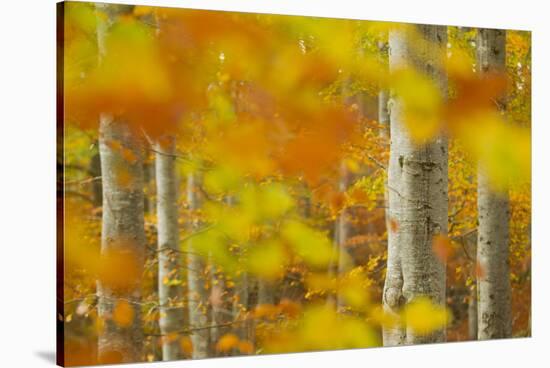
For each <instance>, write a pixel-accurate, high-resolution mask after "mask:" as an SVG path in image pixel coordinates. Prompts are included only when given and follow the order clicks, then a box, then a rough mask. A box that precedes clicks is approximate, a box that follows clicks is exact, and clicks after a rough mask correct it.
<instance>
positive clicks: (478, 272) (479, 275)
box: [475, 261, 485, 279]
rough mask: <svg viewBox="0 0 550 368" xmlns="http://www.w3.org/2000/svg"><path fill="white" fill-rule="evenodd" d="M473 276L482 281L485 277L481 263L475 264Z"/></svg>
mask: <svg viewBox="0 0 550 368" xmlns="http://www.w3.org/2000/svg"><path fill="white" fill-rule="evenodd" d="M475 274H476V277H477V278H478V279H482V278H484V277H485V269H484V268H483V266H482V265H481V263H479V261H478V262H476V269H475Z"/></svg>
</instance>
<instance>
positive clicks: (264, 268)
mask: <svg viewBox="0 0 550 368" xmlns="http://www.w3.org/2000/svg"><path fill="white" fill-rule="evenodd" d="M286 263H287V256H286V254H285V251H284V249H283V245H282V244H281V243H280V242H278V241H275V240H269V241H265V242H262V243H260V244H257V245H255V246H254V247H253V248H251V249H250V252H249V255H248V270H249V271H250V272H252V273H254V274H256V275H258V276H260V277H264V278H267V279H274V278H277V277H278V276H280V275H281V273H282V270H283V267H284V265H285V264H286Z"/></svg>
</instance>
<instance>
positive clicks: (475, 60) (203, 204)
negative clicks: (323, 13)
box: [59, 4, 531, 364]
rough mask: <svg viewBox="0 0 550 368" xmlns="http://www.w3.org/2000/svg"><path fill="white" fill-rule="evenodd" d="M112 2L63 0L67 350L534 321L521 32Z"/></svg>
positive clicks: (303, 346) (460, 331)
mask: <svg viewBox="0 0 550 368" xmlns="http://www.w3.org/2000/svg"><path fill="white" fill-rule="evenodd" d="M71 6H74V7H73V8H71ZM99 8H100V9H98V7H95V6H91V5H90V4H79V5H76V4H74V5H69V6H68V7H67V8H66V9H65V10H66V12H65V16H66V18H65V20H66V24H65V25H66V28H65V29H64V31H65V32H64V36H65V37H64V38H63V45H64V46H65V49H64V56H65V59H64V65H63V67H64V72H65V74H64V75H63V76H64V80H63V82H64V83H65V85H64V88H65V90H64V92H65V98H66V100H65V102H66V108H65V118H66V120H65V126H64V128H65V131H64V133H65V136H64V138H65V140H64V153H65V155H64V163H59V164H60V165H61V166H62V168H63V167H64V169H65V176H64V178H63V180H64V187H63V193H64V196H63V195H61V198H62V199H63V198H64V199H66V202H65V207H64V210H65V213H64V214H65V220H66V222H65V231H66V237H65V247H66V248H65V259H64V260H65V266H66V267H65V275H64V276H65V278H64V281H65V284H64V288H63V291H64V295H63V309H62V313H60V319H61V320H62V322H63V324H64V328H65V336H64V337H65V349H66V350H65V352H66V356H65V358H66V363H67V364H83V363H96V362H98V361H97V357H98V356H99V362H119V361H139V360H159V359H163V358H164V359H175V358H184V357H203V356H219V355H232V354H254V353H263V352H278V351H281V352H284V351H304V350H320V349H321V350H322V349H335V348H350V347H366V346H378V345H380V344H382V343H383V342H384V343H385V344H386V345H395V344H400V343H418V342H429V341H444V340H446V341H457V340H465V339H472V338H477V336H478V335H480V338H498V337H509V336H528V335H529V334H530V332H529V329H530V325H529V323H530V313H529V311H530V156H529V155H530V133H529V131H530V83H531V79H530V34H529V33H527V32H516V31H508V32H502V31H489V30H481V31H480V30H477V29H468V28H459V27H434V26H423V27H415V26H406V25H399V24H389V23H375V22H366V21H361V22H358V21H343V20H331V19H312V18H302V17H278V16H256V15H250V14H248V15H232V14H229V13H211V12H197V11H185V10H177V9H172V10H166V9H164V10H163V9H152V8H146V7H110V6H107V7H99ZM443 38H446V39H447V40H446V41H447V42H445V40H444V39H443ZM504 40H505V41H506V42H505V43H504ZM484 44H485V45H486V46H485V49H484V48H483V47H482V45H484ZM487 44H488V46H487ZM392 45H393V48H394V50H396V52H395V53H394V54H390V55H389V54H388V52H387V51H388V50H391V49H392ZM413 45H414V46H413ZM495 48H496V50H497V51H498V50H500V51H499V52H500V55H501V56H502V55H503V54H504V50H506V60H505V61H503V59H502V58H500V59H499V58H498V57H496V58H491V57H490V54H491V52H492V51H494V50H495ZM399 50H402V51H399ZM484 50H485V51H486V52H485V53H484ZM496 54H498V52H497V53H496ZM391 55H394V56H397V58H394V59H393V60H392V57H391ZM480 63H485V64H486V65H487V68H486V69H485V70H480V68H479V67H478V65H479V64H480ZM426 65H428V66H429V67H426ZM182 86H185V88H182ZM447 95H448V96H449V97H448V98H446V96H447ZM384 101H385V102H384ZM98 127H99V130H98ZM390 136H391V137H392V143H391V144H390V139H389V137H390ZM393 137H399V140H397V139H396V140H395V143H394V140H393ZM447 139H448V142H447ZM442 146H443V147H445V148H447V147H448V150H447V152H448V157H449V158H448V162H447V159H446V157H443V156H439V157H437V160H438V161H437V160H436V161H435V162H433V161H429V160H427V161H426V160H425V159H426V156H423V155H422V152H435V153H434V154H433V155H429V157H428V158H429V159H432V158H433V157H435V156H436V152H437V150H439V151H441V149H442V148H441V147H442ZM392 150H393V155H392ZM430 150H432V151H430ZM415 155H420V156H415ZM445 156H446V155H445ZM392 157H393V158H394V159H393V161H392ZM401 157H402V158H401ZM407 157H412V158H413V159H414V158H416V157H419V158H421V159H424V160H425V161H422V162H421V164H420V165H419V166H416V167H413V168H412V169H414V170H416V171H418V173H417V174H412V175H410V177H407V179H406V181H405V183H406V184H403V183H404V182H403V181H402V179H400V180H395V179H396V176H392V175H391V174H390V175H389V177H388V174H387V173H388V171H391V170H392V168H393V169H395V168H397V167H400V168H403V166H407V163H406V162H404V160H405V158H407ZM413 161H415V160H411V161H410V162H411V163H412V164H413V165H416V164H417V163H415V162H413ZM478 164H479V167H480V169H479V170H480V171H481V174H480V175H481V177H482V178H483V180H482V181H480V182H479V183H478V180H477V177H478V175H477V171H478ZM436 165H439V166H441V167H445V168H447V167H448V170H447V169H445V170H440V172H439V174H438V175H439V177H437V178H435V179H434V177H432V176H431V175H432V174H431V173H432V172H433V171H434V170H432V167H435V166H436ZM443 173H445V174H443ZM106 175H107V176H106ZM447 175H448V177H447ZM401 177H402V175H401ZM418 178H420V180H417V179H418ZM441 178H442V180H439V179H441ZM432 181H433V183H434V184H436V183H439V184H441V183H446V182H448V183H449V185H448V193H447V188H445V187H446V185H440V187H437V188H439V189H440V190H439V192H440V193H439V194H441V195H440V196H439V197H438V198H435V199H433V198H431V197H430V198H428V197H426V196H430V195H431V193H433V192H435V190H434V189H433V188H434V187H433V186H432V187H430V189H429V190H426V183H427V182H430V183H431V182H432ZM388 188H390V189H388ZM391 188H393V189H391ZM401 190H406V191H407V193H409V192H410V193H411V194H414V195H418V196H419V197H413V198H412V199H413V200H415V201H418V203H420V204H422V203H423V202H422V201H427V202H428V204H430V206H429V207H430V208H427V207H426V208H420V209H419V208H418V207H419V206H417V205H415V206H411V207H410V208H409V210H410V211H403V210H402V206H403V202H409V201H410V199H411V198H409V197H407V198H408V199H407V198H405V199H404V198H403V197H404V195H403V193H402V191H401ZM478 190H481V191H480V193H482V196H483V198H486V199H487V201H488V202H487V203H488V206H493V207H490V208H491V209H490V210H489V211H487V215H488V216H489V217H490V218H492V220H491V221H489V225H488V227H486V228H484V229H486V231H487V236H490V237H496V238H495V239H496V241H497V243H498V244H499V246H500V248H497V252H494V253H493V254H490V255H489V256H488V258H487V259H488V260H489V261H491V260H493V261H496V264H493V265H492V266H491V265H489V264H487V263H482V262H480V260H479V259H483V257H487V256H486V254H484V253H480V252H482V250H483V237H482V236H481V238H480V235H479V231H478V229H479V228H481V226H482V224H483V220H482V217H483V216H480V215H483V212H482V211H480V210H478V207H477V205H478V202H479V200H478ZM422 196H424V197H422ZM506 196H508V200H503V198H504V199H505V198H506ZM109 198H111V201H112V203H111V204H110V206H111V209H114V210H113V211H111V212H112V213H116V214H117V215H115V216H112V217H109V215H108V214H106V211H105V203H104V202H106V199H107V200H108V199H109ZM113 198H114V199H115V200H112V199H113ZM447 202H448V205H447ZM506 203H509V209H510V221H509V222H508V221H506V216H507V214H506V212H507V209H506V208H507V207H508V205H507V204H506ZM392 204H393V205H394V207H392ZM434 204H435V205H434ZM432 205H433V206H432ZM395 206H397V207H395ZM494 206H496V207H494ZM405 207H407V206H405ZM420 207H422V206H420ZM447 207H448V210H447ZM495 208H496V210H495ZM442 209H444V211H442ZM432 210H433V211H434V212H433V213H432V212H431V211H432ZM499 211H500V214H498V213H499ZM495 213H496V214H497V215H498V216H500V217H498V216H496V217H495V216H493V215H495ZM407 215H408V216H409V217H407ZM434 216H439V217H438V218H437V219H436V218H435V217H434ZM491 216H493V217H491ZM503 216H504V217H503ZM414 219H418V220H421V221H422V220H423V221H424V222H423V226H424V227H425V225H426V224H427V225H429V224H430V221H434V220H436V221H438V224H439V228H435V227H431V226H428V228H429V231H428V232H427V233H424V234H421V233H420V232H419V231H418V229H417V228H414V227H412V228H409V227H408V226H407V225H408V223H409V221H412V220H414ZM427 219H428V220H429V219H431V220H429V221H428V220H427ZM502 219H505V220H504V221H503V220H502ZM443 222H444V224H443ZM121 224H122V225H121ZM506 224H509V226H508V227H507V226H506ZM478 225H479V227H478ZM102 227H103V228H102ZM503 228H504V229H503ZM506 228H507V229H506ZM102 234H103V240H101V236H102ZM105 234H107V235H105ZM419 234H420V235H419ZM392 239H393V240H392ZM402 239H408V240H407V241H404V240H402ZM411 239H412V241H411ZM392 244H395V245H397V246H398V247H399V249H404V248H407V245H406V244H409V245H415V244H420V246H417V247H408V248H407V249H408V251H407V253H406V256H405V257H404V259H405V261H400V262H401V263H406V262H409V261H410V262H411V263H410V264H409V265H408V266H406V267H404V268H403V270H405V272H403V271H401V273H402V276H403V275H404V276H405V281H406V284H407V286H408V287H409V289H407V288H405V289H403V290H405V293H404V294H405V295H397V297H395V295H394V294H393V290H394V289H393V288H392V285H391V281H392V280H395V279H398V280H399V276H397V277H396V278H391V277H388V275H390V276H391V275H392V274H393V273H392V270H391V267H390V266H387V265H388V264H390V263H391V262H392V251H391V246H392ZM400 244H401V245H400ZM403 244H404V245H403ZM479 244H481V246H480V245H479ZM476 245H477V246H476ZM493 245H494V243H493ZM476 248H478V249H477V250H476ZM494 248H495V247H494V246H493V247H488V250H489V251H491V250H492V249H494ZM388 250H389V251H388ZM396 253H401V251H399V252H393V254H394V255H395V254H396ZM476 254H478V255H479V257H476ZM136 255H137V256H136ZM393 259H395V257H394V258H393ZM415 260H416V261H415ZM506 261H508V262H509V267H503V264H505V263H506ZM503 262H504V263H503ZM489 263H491V262H489ZM493 263H495V262H493ZM159 265H161V266H160V267H159ZM162 265H163V266H162ZM397 268H398V269H401V268H402V266H399V267H397ZM163 269H164V270H165V272H164V273H163ZM407 270H412V271H413V272H412V273H411V274H410V277H411V279H410V280H411V281H409V282H408V283H407V278H408V277H409V276H407V274H408V271H407ZM418 270H420V272H418ZM443 270H446V272H443ZM396 274H397V275H399V272H398V273H396ZM415 274H416V275H418V274H420V275H421V277H420V278H416V276H415ZM427 274H429V275H430V277H429V278H428V280H426V277H422V275H427ZM402 276H401V277H402ZM493 277H494V278H493ZM98 280H99V282H100V284H101V283H102V284H103V285H104V288H103V289H101V288H97V286H96V285H97V281H98ZM388 280H390V281H388ZM508 280H510V286H509V291H506V290H504V289H505V288H506V284H507V283H508ZM484 281H486V284H489V286H488V287H489V290H497V299H498V300H497V303H492V304H491V303H489V304H491V305H488V306H486V307H487V308H489V310H488V311H485V310H483V309H481V312H482V313H481V314H480V315H483V312H487V313H489V315H494V316H497V319H498V321H497V322H495V321H488V320H486V321H485V322H483V319H482V320H481V322H482V323H479V321H478V318H477V317H476V318H474V317H473V316H474V315H478V311H479V310H480V308H484V307H483V306H484V305H485V304H483V303H478V306H477V307H476V306H475V303H474V302H475V301H476V299H477V298H476V297H474V296H475V295H477V293H478V291H476V287H475V286H476V285H478V284H479V283H480V282H481V283H482V284H483V282H484ZM441 282H443V285H444V286H443V287H441ZM388 283H390V284H388ZM445 284H446V286H445ZM492 284H495V285H496V286H495V288H493V289H491V287H493V285H492ZM136 285H139V287H137V286H136ZM411 285H412V288H411ZM438 285H439V286H438ZM483 285H485V284H483ZM105 286H106V287H105ZM503 288H504V289H503ZM398 289H402V285H400V286H399V287H398ZM478 289H480V290H483V288H478ZM136 290H139V293H137V292H136ZM388 291H390V292H391V293H390V294H389V295H390V296H389V297H388ZM507 293H509V294H507ZM384 294H385V295H386V297H384V298H383V295H384ZM183 295H187V296H188V297H184V296H183ZM482 295H483V294H481V295H480V301H482V300H483V299H482V298H483V296H482ZM190 296H192V297H190ZM424 297H427V298H424ZM491 299H492V298H491ZM383 300H384V301H385V303H382V301H383ZM388 300H393V301H395V302H394V303H388ZM451 316H452V318H451ZM331 323H332V324H334V326H338V327H339V328H337V329H336V333H335V334H326V330H327V328H328V327H327V326H330V325H331ZM474 323H475V324H476V325H477V327H474ZM480 326H481V327H480ZM443 327H445V330H446V333H445V334H443V331H444V329H443ZM487 329H489V333H488V334H486V335H483V332H479V331H486V330H487ZM382 330H384V338H382ZM405 330H406V331H405ZM445 335H446V336H445ZM396 336H397V337H396ZM141 345H142V347H141ZM136 346H140V349H138V350H137V351H136V350H135V347H136Z"/></svg>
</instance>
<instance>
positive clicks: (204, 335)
mask: <svg viewBox="0 0 550 368" xmlns="http://www.w3.org/2000/svg"><path fill="white" fill-rule="evenodd" d="M199 185H200V181H199V180H198V178H197V176H196V174H189V175H188V177H187V198H188V202H189V208H190V209H191V210H196V209H199V208H200V207H201V205H202V196H201V193H200V189H199ZM200 227H201V223H200V222H195V221H193V222H192V223H190V224H189V228H190V231H191V232H192V231H197V230H199V228H200ZM187 266H188V272H187V289H188V297H189V302H188V308H189V323H190V325H191V326H192V327H203V326H206V325H207V323H208V308H207V305H208V304H207V303H208V295H207V291H206V277H205V276H206V272H205V262H204V258H203V257H202V256H201V255H199V254H197V252H196V251H195V250H194V246H193V238H190V239H189V240H188V241H187ZM191 342H192V344H193V359H201V358H206V357H208V343H209V331H208V329H198V330H195V331H193V332H192V334H191Z"/></svg>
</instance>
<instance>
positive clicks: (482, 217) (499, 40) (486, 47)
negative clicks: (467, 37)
mask: <svg viewBox="0 0 550 368" xmlns="http://www.w3.org/2000/svg"><path fill="white" fill-rule="evenodd" d="M477 64H478V68H479V72H480V73H481V75H482V76H483V75H484V74H487V73H505V72H506V31H504V30H498V29H480V30H479V31H478V36H477ZM496 102H497V105H498V108H499V109H500V110H501V111H502V112H504V111H505V109H506V102H505V96H501V97H500V98H499V99H498V101H496ZM478 216H479V218H478V222H479V227H478V242H477V259H478V262H479V264H480V266H481V268H482V269H483V275H482V277H480V278H479V279H478V290H479V292H478V293H479V301H478V339H480V340H485V339H496V338H504V337H510V336H511V333H512V322H511V296H510V275H509V270H508V242H509V239H508V238H509V235H508V232H509V229H508V223H509V217H510V215H509V199H508V193H507V192H498V191H495V189H494V188H492V187H491V184H490V182H489V179H488V178H487V175H486V173H485V170H484V168H483V167H482V166H481V165H480V166H479V168H478Z"/></svg>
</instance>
